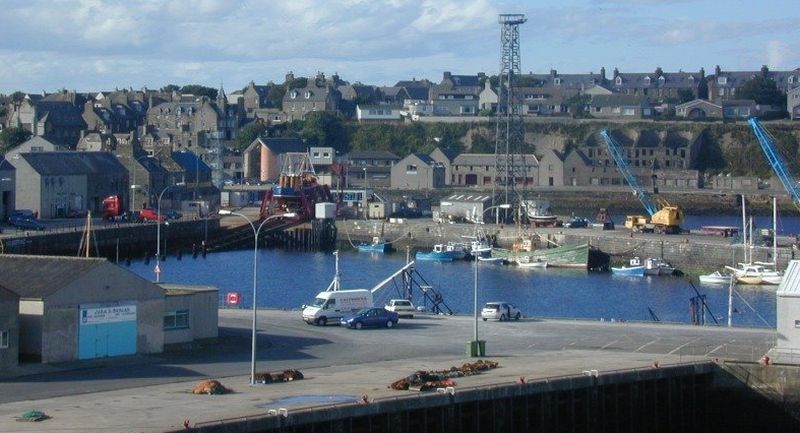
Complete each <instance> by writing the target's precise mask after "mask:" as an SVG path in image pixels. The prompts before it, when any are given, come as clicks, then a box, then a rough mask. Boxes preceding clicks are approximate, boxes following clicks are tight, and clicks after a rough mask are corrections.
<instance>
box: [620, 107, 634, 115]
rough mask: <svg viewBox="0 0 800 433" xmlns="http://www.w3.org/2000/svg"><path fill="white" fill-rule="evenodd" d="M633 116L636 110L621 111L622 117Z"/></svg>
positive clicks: (626, 109)
mask: <svg viewBox="0 0 800 433" xmlns="http://www.w3.org/2000/svg"><path fill="white" fill-rule="evenodd" d="M635 114H636V110H634V109H633V108H625V109H624V110H623V111H622V115H623V116H633V115H635Z"/></svg>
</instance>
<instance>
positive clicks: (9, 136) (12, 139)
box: [0, 128, 31, 153]
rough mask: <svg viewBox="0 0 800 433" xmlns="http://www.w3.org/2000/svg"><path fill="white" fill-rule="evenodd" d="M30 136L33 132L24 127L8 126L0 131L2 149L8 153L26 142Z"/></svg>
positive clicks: (0, 147) (0, 148) (0, 149)
mask: <svg viewBox="0 0 800 433" xmlns="http://www.w3.org/2000/svg"><path fill="white" fill-rule="evenodd" d="M30 136H31V134H30V133H29V132H28V131H26V130H24V129H22V128H6V129H4V130H2V131H0V151H1V152H2V153H6V152H8V151H9V150H11V149H13V148H15V147H17V146H19V145H20V144H22V143H24V142H26V141H27V140H28V138H30Z"/></svg>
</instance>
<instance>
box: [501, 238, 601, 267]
mask: <svg viewBox="0 0 800 433" xmlns="http://www.w3.org/2000/svg"><path fill="white" fill-rule="evenodd" d="M492 256H493V257H500V258H502V259H503V260H505V261H506V262H509V263H524V262H529V263H530V262H537V261H539V262H547V266H548V267H552V268H579V269H587V268H588V267H589V244H588V243H583V244H575V245H562V246H559V247H554V248H541V249H534V250H532V251H524V250H522V251H512V250H505V249H500V248H495V249H494V250H493V251H492Z"/></svg>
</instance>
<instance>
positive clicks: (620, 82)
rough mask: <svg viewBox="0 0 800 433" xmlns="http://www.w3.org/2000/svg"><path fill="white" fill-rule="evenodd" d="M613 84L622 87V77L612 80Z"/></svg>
mask: <svg viewBox="0 0 800 433" xmlns="http://www.w3.org/2000/svg"><path fill="white" fill-rule="evenodd" d="M614 83H616V85H617V86H621V85H622V77H617V78H616V79H615V80H614Z"/></svg>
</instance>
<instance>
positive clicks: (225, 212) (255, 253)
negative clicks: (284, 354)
mask: <svg viewBox="0 0 800 433" xmlns="http://www.w3.org/2000/svg"><path fill="white" fill-rule="evenodd" d="M219 214H220V215H223V216H225V215H235V216H238V217H240V218H243V219H244V220H245V221H247V223H248V224H250V228H251V229H253V236H254V242H253V329H252V336H251V347H250V385H255V383H256V318H257V316H256V311H258V310H257V308H256V299H257V294H258V291H257V288H258V286H257V283H258V266H257V264H258V234H259V233H260V232H261V228H262V227H264V224H265V223H266V222H267V221H269V220H271V219H274V218H294V217H295V216H297V214H294V213H285V214H280V215H272V216H270V217H267V218H264V220H263V221H261V224H259V225H258V228H256V226H255V225H254V224H253V221H251V220H250V218H248V217H246V216H245V215H243V214H241V213H239V212H232V211H229V210H226V209H220V210H219Z"/></svg>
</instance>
